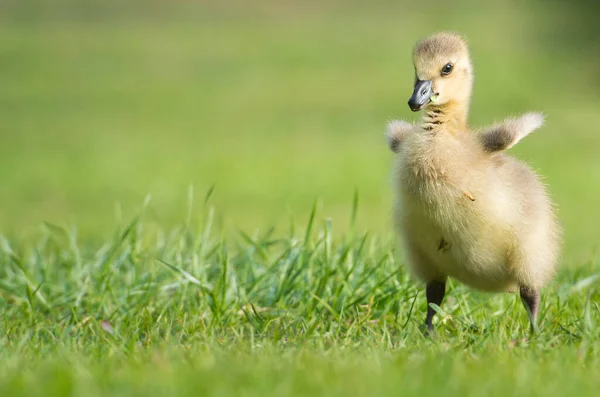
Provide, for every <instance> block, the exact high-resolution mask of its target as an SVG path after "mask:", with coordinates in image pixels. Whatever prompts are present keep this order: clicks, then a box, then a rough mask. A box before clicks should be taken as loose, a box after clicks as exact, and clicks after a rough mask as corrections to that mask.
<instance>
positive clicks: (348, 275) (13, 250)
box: [0, 210, 600, 396]
mask: <svg viewBox="0 0 600 397" xmlns="http://www.w3.org/2000/svg"><path fill="white" fill-rule="evenodd" d="M203 213H204V216H203V217H202V218H203V220H201V221H191V222H186V223H185V224H183V225H181V226H180V227H178V228H174V229H173V230H171V231H163V230H147V229H146V227H145V225H144V222H143V217H141V218H136V219H135V220H134V221H133V222H132V223H130V224H128V225H124V226H123V227H122V228H120V229H119V230H117V231H116V233H115V235H114V238H113V239H111V240H110V241H107V242H106V243H105V244H104V245H102V246H98V247H95V246H92V245H85V244H81V243H79V242H78V241H77V236H76V234H75V233H74V232H73V231H68V230H64V229H62V228H60V227H57V226H53V225H47V226H46V228H47V230H46V231H45V232H43V233H40V235H39V237H38V238H37V239H36V240H35V241H32V242H31V243H29V244H26V243H23V242H19V241H11V240H10V239H6V238H2V241H1V244H0V247H1V248H0V260H1V261H2V263H4V264H5V265H4V267H3V268H2V270H1V280H2V282H1V284H0V291H1V295H0V299H1V302H2V305H3V307H4V310H3V315H2V319H0V328H1V329H2V330H3V333H2V337H1V339H0V340H1V343H2V353H1V355H2V364H1V367H2V371H0V372H1V375H0V392H1V394H2V395H10V396H21V395H22V396H32V395H45V396H48V395H51V396H55V395H56V396H62V395H65V396H66V395H86V396H87V395H89V396H96V395H97V396H103V395H112V396H114V395H117V396H121V395H123V396H129V395H140V396H142V395H143V396H155V395H156V396H159V395H164V394H165V393H173V394H176V395H188V394H189V395H197V394H198V393H200V394H205V395H215V396H224V395H230V394H243V395H257V396H258V395H260V396H270V395H273V396H281V395H286V396H300V395H306V394H314V393H317V394H328V395H329V394H333V395H340V396H341V395H347V394H350V395H357V396H358V395H391V394H397V393H398V392H402V393H403V394H404V395H436V394H439V393H445V394H447V395H457V396H459V395H482V393H484V392H485V393H491V394H492V395H528V394H531V393H534V394H540V395H566V394H570V393H578V394H580V395H594V393H595V391H596V390H597V388H598V386H600V383H599V380H600V376H599V375H600V369H599V368H600V366H599V365H600V360H599V357H600V307H599V306H598V304H597V302H598V300H599V299H600V293H599V291H600V290H599V289H598V283H599V282H600V278H599V277H598V276H599V275H600V271H599V270H600V269H598V267H597V266H596V265H593V264H590V265H589V266H586V267H582V268H579V269H569V270H564V271H562V272H561V274H560V275H559V277H558V278H557V280H556V282H555V284H553V285H552V286H551V287H549V288H548V289H547V290H546V293H545V294H544V296H543V302H542V310H541V333H540V334H539V335H538V336H536V337H534V338H532V339H528V321H527V318H526V315H525V311H524V310H523V308H522V307H521V304H520V302H519V301H518V299H517V297H516V296H514V295H509V294H506V295H484V294H478V293H475V292H472V291H469V290H468V289H467V288H465V287H463V286H461V285H458V284H455V283H452V285H451V287H450V288H449V292H448V295H447V299H446V301H445V302H444V304H443V305H442V313H440V314H439V315H438V318H437V329H438V332H437V336H436V337H434V338H425V337H424V336H423V335H422V333H421V330H420V326H421V324H422V321H423V316H424V309H425V301H424V296H423V293H422V291H421V287H420V286H419V285H417V284H415V283H414V282H412V281H411V280H410V277H409V276H408V275H407V273H406V271H405V269H404V267H403V266H402V261H401V260H398V259H397V257H396V255H395V254H394V249H393V244H391V242H390V241H388V240H386V239H383V240H382V239H381V238H378V237H376V236H371V235H369V234H362V233H356V232H355V229H354V228H353V227H352V226H350V227H349V226H347V225H340V227H343V228H344V230H345V232H344V233H343V234H344V236H343V237H339V238H336V237H334V225H333V223H332V222H331V220H324V221H319V220H318V219H319V217H314V218H311V219H310V220H309V222H308V224H305V225H303V226H304V227H303V229H304V230H305V232H303V233H297V232H293V231H290V233H285V234H274V233H271V232H266V233H264V234H256V235H246V234H244V233H243V232H240V236H239V238H237V239H235V240H231V241H229V240H223V239H220V238H219V237H218V235H219V233H217V232H216V231H214V230H213V229H212V218H211V216H212V213H213V212H212V211H211V210H207V211H203ZM191 218H192V219H193V218H196V217H195V216H192V217H191ZM336 227H337V225H336ZM527 339H528V340H527Z"/></svg>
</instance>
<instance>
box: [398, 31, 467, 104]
mask: <svg viewBox="0 0 600 397" xmlns="http://www.w3.org/2000/svg"><path fill="white" fill-rule="evenodd" d="M413 64H414V67H415V87H414V92H413V94H412V96H411V97H410V99H409V100H408V106H409V107H410V109H411V110H412V111H413V112H417V111H419V110H421V109H423V108H425V107H427V106H428V105H429V104H434V105H444V104H447V103H450V102H459V103H460V102H464V103H465V104H467V103H468V101H469V98H470V96H471V87H472V85H473V71H472V67H471V60H470V58H469V49H468V47H467V44H466V42H465V41H464V40H463V39H462V38H461V37H460V36H458V35H456V34H453V33H437V34H434V35H432V36H429V37H427V38H425V39H423V40H421V41H420V42H418V43H417V45H416V46H415V48H414V51H413Z"/></svg>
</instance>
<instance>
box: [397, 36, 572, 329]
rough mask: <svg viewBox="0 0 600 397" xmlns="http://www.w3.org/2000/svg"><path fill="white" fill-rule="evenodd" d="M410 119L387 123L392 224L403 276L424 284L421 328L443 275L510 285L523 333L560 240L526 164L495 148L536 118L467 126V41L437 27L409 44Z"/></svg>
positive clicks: (479, 284)
mask: <svg viewBox="0 0 600 397" xmlns="http://www.w3.org/2000/svg"><path fill="white" fill-rule="evenodd" d="M413 63H414V68H415V74H416V76H415V84H414V92H413V94H412V96H411V97H410V99H409V101H408V105H409V107H410V109H411V110H412V111H414V112H417V111H420V110H424V114H423V117H422V121H421V122H420V124H418V125H413V124H410V123H407V122H405V121H401V120H397V121H394V122H392V123H390V124H389V125H388V133H387V138H388V145H389V147H390V149H391V150H392V151H394V152H395V153H397V155H396V159H395V173H394V182H395V183H396V184H397V186H396V193H397V197H396V204H395V208H394V223H395V226H396V229H397V230H398V233H399V235H400V240H401V242H402V245H403V247H404V251H405V254H406V263H407V265H408V267H409V269H410V270H411V273H412V274H413V275H414V276H416V277H417V278H418V279H420V280H422V281H424V282H425V283H426V298H427V316H426V319H425V327H426V332H427V333H429V332H432V331H433V329H434V327H433V318H434V315H435V310H434V309H433V308H432V306H431V304H435V305H438V306H440V305H441V303H442V301H443V299H444V295H445V291H446V280H447V278H448V277H451V278H453V279H456V280H458V281H460V282H462V283H464V284H466V285H468V286H470V287H473V288H475V289H478V290H481V291H488V292H504V291H508V292H517V291H518V292H519V294H520V297H521V301H522V302H523V306H524V307H525V310H526V311H527V314H528V317H529V323H530V326H531V332H532V333H534V332H535V331H536V329H537V317H538V311H539V307H540V289H541V288H542V287H543V286H544V285H545V284H546V283H547V282H548V281H549V280H550V279H551V278H552V275H553V273H554V269H555V267H556V264H557V261H558V255H559V249H560V243H561V241H560V240H561V232H560V227H559V225H558V222H557V219H556V216H555V210H554V205H553V203H552V201H551V200H550V198H549V197H548V193H547V192H546V189H545V187H544V185H543V184H542V183H541V182H540V180H539V178H538V177H537V176H536V174H535V173H534V172H533V171H532V170H531V169H530V168H529V167H528V166H527V165H525V164H523V163H521V162H520V161H518V160H516V159H514V158H512V157H509V156H508V155H506V154H505V153H503V151H504V150H506V149H509V148H510V147H512V146H514V145H515V144H516V143H517V142H519V140H521V139H522V138H523V137H525V136H526V135H528V134H529V133H531V132H532V131H534V130H536V129H538V128H539V127H541V125H542V123H543V121H544V120H543V116H542V115H541V114H539V113H528V114H525V115H524V116H522V117H520V118H515V119H509V120H505V121H504V122H501V123H498V124H495V125H492V126H489V127H487V128H483V129H481V130H479V131H471V129H470V128H469V126H468V123H467V117H468V110H469V102H470V97H471V90H472V85H473V67H472V64H471V61H470V57H469V51H468V47H467V44H466V42H465V41H464V40H463V39H462V38H461V37H460V36H458V35H456V34H452V33H437V34H434V35H432V36H430V37H427V38H425V39H423V40H422V41H420V42H418V43H417V44H416V46H415V47H414V50H413Z"/></svg>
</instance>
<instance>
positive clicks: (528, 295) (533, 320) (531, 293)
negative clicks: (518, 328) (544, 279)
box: [519, 287, 540, 334]
mask: <svg viewBox="0 0 600 397" xmlns="http://www.w3.org/2000/svg"><path fill="white" fill-rule="evenodd" d="M519 292H520V295H521V302H523V306H524V307H525V310H526V311H527V315H528V316H529V324H530V325H531V333H532V334H534V333H535V332H536V331H537V316H538V312H539V310H540V291H538V290H536V289H534V288H529V287H521V289H520V291H519Z"/></svg>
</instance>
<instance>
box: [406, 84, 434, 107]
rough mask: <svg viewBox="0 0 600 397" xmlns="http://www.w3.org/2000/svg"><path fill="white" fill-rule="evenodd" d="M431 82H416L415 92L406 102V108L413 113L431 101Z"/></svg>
mask: <svg viewBox="0 0 600 397" xmlns="http://www.w3.org/2000/svg"><path fill="white" fill-rule="evenodd" d="M432 94H433V93H432V92H431V80H425V81H423V80H417V82H416V83H415V90H414V91H413V94H412V96H411V97H410V99H409V100H408V106H409V107H410V110H412V111H413V112H418V111H419V110H421V109H423V108H424V107H425V105H427V104H428V103H429V101H430V100H431V95H432Z"/></svg>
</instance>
